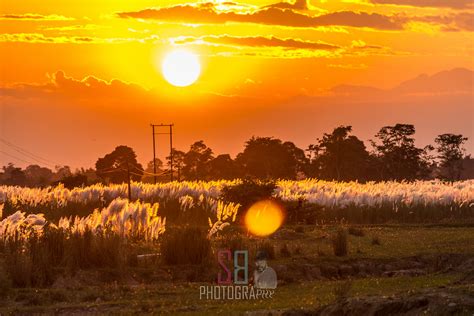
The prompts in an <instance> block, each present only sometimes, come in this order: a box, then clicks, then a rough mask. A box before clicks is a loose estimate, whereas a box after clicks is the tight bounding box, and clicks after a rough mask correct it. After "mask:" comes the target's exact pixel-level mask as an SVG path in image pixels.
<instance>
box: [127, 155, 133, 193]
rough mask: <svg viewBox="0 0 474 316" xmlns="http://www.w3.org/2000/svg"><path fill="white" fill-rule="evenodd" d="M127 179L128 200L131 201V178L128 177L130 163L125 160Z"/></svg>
mask: <svg viewBox="0 0 474 316" xmlns="http://www.w3.org/2000/svg"><path fill="white" fill-rule="evenodd" d="M127 179H128V200H129V201H130V202H131V201H132V185H131V183H130V182H131V179H130V164H129V162H128V160H127Z"/></svg>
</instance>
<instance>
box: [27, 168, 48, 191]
mask: <svg viewBox="0 0 474 316" xmlns="http://www.w3.org/2000/svg"><path fill="white" fill-rule="evenodd" d="M24 173H25V176H26V183H27V184H28V186H30V187H46V186H48V185H49V184H50V183H51V181H52V180H53V172H52V171H51V170H50V169H48V168H45V167H40V166H38V165H29V166H28V167H26V169H25V171H24Z"/></svg>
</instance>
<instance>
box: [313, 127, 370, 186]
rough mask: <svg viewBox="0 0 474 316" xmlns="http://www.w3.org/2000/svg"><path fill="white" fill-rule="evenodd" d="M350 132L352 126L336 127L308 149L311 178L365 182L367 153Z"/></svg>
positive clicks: (360, 142)
mask: <svg viewBox="0 0 474 316" xmlns="http://www.w3.org/2000/svg"><path fill="white" fill-rule="evenodd" d="M351 132H352V127H351V126H339V127H337V128H335V129H334V130H333V132H332V133H331V134H324V135H323V138H321V139H318V140H317V144H314V145H310V146H309V149H308V151H309V152H310V157H311V158H312V159H311V166H312V168H311V171H312V173H313V175H314V176H316V177H317V178H320V179H326V180H337V181H351V180H367V179H368V177H367V169H368V162H369V153H368V152H367V150H366V149H365V145H364V142H362V141H361V140H359V139H358V138H357V137H356V136H353V135H350V133H351Z"/></svg>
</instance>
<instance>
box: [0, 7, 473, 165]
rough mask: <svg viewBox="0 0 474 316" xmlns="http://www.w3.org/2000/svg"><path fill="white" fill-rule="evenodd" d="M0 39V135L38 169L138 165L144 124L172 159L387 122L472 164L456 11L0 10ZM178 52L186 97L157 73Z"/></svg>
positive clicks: (468, 37) (361, 131)
mask: <svg viewBox="0 0 474 316" xmlns="http://www.w3.org/2000/svg"><path fill="white" fill-rule="evenodd" d="M0 27H1V34H0V54H1V60H2V64H1V70H0V85H1V87H0V88H1V89H2V94H1V96H0V102H1V104H0V105H1V109H0V124H1V127H0V136H1V137H2V138H3V139H6V140H8V141H10V142H12V143H14V144H17V145H18V146H21V147H23V148H26V149H28V150H29V151H31V152H34V153H37V154H38V155H41V156H42V157H47V158H48V159H49V160H50V161H51V162H55V163H60V164H69V165H72V166H75V167H77V166H92V165H93V164H94V163H95V160H96V159H97V157H99V156H103V155H104V154H106V153H107V152H109V151H110V150H112V149H113V148H114V147H115V146H116V145H119V144H126V145H129V146H131V147H133V148H135V149H136V151H137V153H138V155H139V159H140V160H141V161H142V162H145V161H148V160H150V158H151V150H150V142H151V140H150V135H149V134H150V133H151V131H150V127H149V123H151V122H154V123H161V122H164V123H168V122H174V123H175V125H176V128H175V130H176V137H175V139H176V146H177V147H178V148H180V149H182V150H186V149H187V148H188V146H189V144H190V143H191V142H193V141H194V140H199V139H203V140H204V141H205V142H206V143H207V144H208V145H210V146H211V147H212V148H213V149H214V151H215V152H216V153H221V152H229V153H231V154H235V153H237V152H238V151H240V150H241V149H242V146H243V142H244V141H245V140H246V139H248V138H249V137H251V136H252V135H258V136H275V137H279V138H282V139H285V140H291V141H294V142H295V143H296V144H297V145H299V146H300V147H303V148H306V147H307V146H308V145H309V144H310V143H311V142H314V140H315V139H316V138H317V137H320V136H321V134H322V133H323V132H329V131H331V129H332V128H333V127H335V126H337V125H340V124H350V125H353V126H354V133H355V134H356V135H358V136H360V138H362V139H363V140H368V139H369V138H371V137H373V135H374V134H375V133H376V132H377V130H378V129H379V128H380V127H382V126H383V125H386V124H395V123H397V122H400V123H413V124H415V125H416V127H417V139H418V141H419V144H420V145H426V144H427V143H429V142H432V141H433V139H434V137H435V136H436V135H437V134H439V133H445V132H454V133H463V134H464V135H466V136H468V137H470V138H471V140H470V141H469V143H468V144H467V147H468V150H469V151H470V152H471V153H472V152H474V150H473V149H474V145H473V142H472V138H474V133H473V127H472V117H473V110H472V108H473V104H474V103H473V89H472V88H473V73H472V72H471V71H470V70H473V69H474V58H473V57H474V37H473V33H472V32H473V31H474V6H473V5H472V1H471V0H345V1H343V0H310V1H301V0H298V1H296V2H291V3H290V2H288V3H287V2H280V3H278V2H276V1H239V2H230V1H194V2H192V1H190V2H180V1H171V0H160V1H149V0H134V1H124V0H116V1H101V0H95V1H89V0H81V1H79V0H70V1H59V0H56V1H51V0H45V1H30V0H22V1H18V0H16V1H12V0H3V1H2V2H1V4H0ZM178 47H179V48H186V49H187V50H190V51H193V52H195V53H196V54H198V55H199V58H200V60H201V63H202V74H201V77H200V78H199V79H198V81H197V82H196V83H195V84H193V85H192V86H190V87H186V88H175V87H172V86H171V85H169V84H168V83H167V82H166V81H165V80H164V79H163V76H162V74H161V72H160V69H159V65H160V63H161V60H162V57H163V56H164V55H165V54H166V53H167V52H169V51H171V50H173V49H176V48H178ZM453 69H455V70H453ZM421 74H428V75H429V76H425V77H419V78H418V79H417V80H415V81H410V82H408V83H406V84H403V85H401V86H399V85H400V84H401V83H402V82H406V81H407V80H411V79H414V78H417V77H418V76H419V75H421ZM341 85H345V86H342V87H341ZM346 85H356V86H358V87H348V86H346ZM360 86H370V87H375V88H378V89H382V90H374V89H368V88H364V87H360ZM334 87H337V88H334ZM160 145H161V147H164V146H165V140H163V144H161V143H160ZM0 149H1V150H2V151H3V152H9V153H10V154H11V155H14V156H17V157H22V156H20V155H19V153H18V152H17V154H16V155H15V152H14V151H13V152H12V151H11V149H9V148H7V147H5V146H3V147H1V148H0ZM161 154H164V150H163V151H162V152H161ZM10 161H12V162H15V163H16V164H18V165H24V164H25V162H24V161H15V159H13V158H12V157H11V156H8V157H7V156H2V155H1V154H0V164H4V163H6V162H10ZM33 162H34V161H33Z"/></svg>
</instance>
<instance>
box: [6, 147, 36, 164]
mask: <svg viewBox="0 0 474 316" xmlns="http://www.w3.org/2000/svg"><path fill="white" fill-rule="evenodd" d="M0 153H2V154H4V155H7V156H9V157H11V158H13V159H16V160H18V161H21V162H26V163H28V164H30V165H31V164H34V163H33V162H31V161H27V160H24V159H22V158H19V157H16V156H14V155H11V154H9V153H7V152H4V151H3V150H0Z"/></svg>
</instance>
